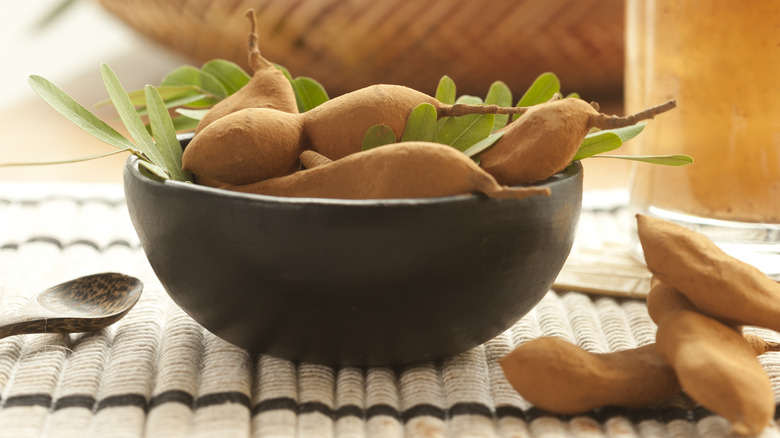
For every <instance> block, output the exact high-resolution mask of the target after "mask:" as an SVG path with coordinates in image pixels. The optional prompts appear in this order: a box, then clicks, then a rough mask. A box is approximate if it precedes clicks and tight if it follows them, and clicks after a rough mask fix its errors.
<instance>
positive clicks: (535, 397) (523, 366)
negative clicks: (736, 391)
mask: <svg viewBox="0 0 780 438" xmlns="http://www.w3.org/2000/svg"><path fill="white" fill-rule="evenodd" d="M500 364H501V368H502V369H503V371H504V375H505V376H506V378H507V380H508V381H509V383H510V384H511V385H512V386H513V387H514V388H515V390H516V391H517V392H518V393H519V394H520V395H521V396H522V397H523V398H524V399H526V400H528V401H529V402H531V403H533V404H534V405H535V406H537V407H539V408H542V409H545V410H547V411H550V412H554V413H559V414H567V415H575V414H581V413H584V412H588V411H591V410H593V409H596V408H599V407H603V406H621V407H628V408H640V407H645V406H648V405H652V404H655V403H660V402H662V401H664V400H666V399H668V398H670V397H672V396H673V395H675V394H677V393H678V392H679V391H680V386H679V384H678V383H677V378H676V376H675V374H674V370H672V367H671V366H669V365H668V364H667V363H666V362H665V361H664V360H663V359H662V358H661V356H660V355H659V354H658V352H657V351H656V349H655V345H653V344H648V345H644V346H642V347H639V348H634V349H629V350H622V351H616V352H612V353H591V352H588V351H585V350H584V349H582V348H580V347H578V346H576V345H574V344H572V343H570V342H567V341H564V340H562V339H559V338H554V337H543V338H537V339H534V340H532V341H529V342H526V343H524V344H522V345H520V346H519V347H517V348H515V349H514V350H513V351H512V352H511V353H509V354H508V355H507V356H505V357H504V358H502V359H501V362H500Z"/></svg>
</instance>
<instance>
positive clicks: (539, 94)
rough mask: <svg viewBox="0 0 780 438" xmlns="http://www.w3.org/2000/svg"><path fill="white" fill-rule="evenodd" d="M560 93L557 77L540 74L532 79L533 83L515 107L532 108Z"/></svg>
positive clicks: (517, 115)
mask: <svg viewBox="0 0 780 438" xmlns="http://www.w3.org/2000/svg"><path fill="white" fill-rule="evenodd" d="M560 91H561V81H560V80H558V77H557V76H555V74H553V73H542V74H541V75H539V76H538V77H537V78H536V79H534V81H533V83H532V84H531V86H530V87H528V90H526V92H525V94H523V96H522V97H521V98H520V100H519V101H518V102H517V105H516V106H519V107H524V106H533V105H538V104H540V103H544V102H547V101H549V100H550V99H552V98H553V96H555V93H558V92H560ZM520 116H521V114H515V115H514V116H513V120H516V119H517V118H518V117H520Z"/></svg>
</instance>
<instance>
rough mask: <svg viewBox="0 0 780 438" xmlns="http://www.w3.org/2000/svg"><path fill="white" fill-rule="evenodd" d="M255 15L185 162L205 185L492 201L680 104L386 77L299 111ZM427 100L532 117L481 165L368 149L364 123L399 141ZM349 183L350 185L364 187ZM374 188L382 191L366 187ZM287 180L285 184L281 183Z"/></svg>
mask: <svg viewBox="0 0 780 438" xmlns="http://www.w3.org/2000/svg"><path fill="white" fill-rule="evenodd" d="M247 16H248V17H249V18H250V22H251V32H250V37H249V51H248V53H249V61H250V65H251V66H252V68H253V70H254V71H253V74H252V78H251V79H250V81H249V82H248V83H247V84H246V85H245V86H244V87H243V88H242V89H241V90H239V91H237V92H236V93H235V94H233V95H231V96H230V97H228V98H226V99H225V100H223V101H221V102H219V103H218V104H217V105H215V106H214V107H213V108H212V109H211V110H209V112H208V113H207V114H206V117H204V118H203V119H202V120H201V122H200V123H199V124H198V127H197V129H196V132H195V136H194V137H193V139H192V141H191V142H190V143H189V145H188V146H187V148H186V149H185V151H184V154H183V157H182V167H183V168H184V169H185V170H187V171H189V172H191V173H192V174H193V175H194V178H195V181H196V182H197V183H198V184H203V185H208V186H212V187H220V188H225V189H230V190H236V191H242V192H251V193H259V194H265V195H276V196H292V197H296V196H313V193H315V192H316V196H317V197H325V198H347V199H386V198H396V197H403V198H419V197H435V196H446V195H453V194H465V193H474V192H480V193H483V194H485V195H487V196H489V197H515V198H516V197H521V198H522V197H527V196H531V195H537V194H541V195H545V194H547V195H549V191H548V190H546V189H545V190H539V189H538V188H535V189H530V188H529V189H522V188H519V187H518V188H514V189H511V190H509V189H508V187H506V186H517V185H529V184H533V183H535V182H539V181H543V180H545V179H547V178H549V177H550V176H552V175H554V174H556V173H558V172H560V171H562V170H563V169H565V168H566V167H567V166H568V165H569V164H570V163H571V160H572V158H573V157H574V155H575V154H576V152H577V149H578V148H579V145H580V144H581V142H582V140H583V139H584V138H585V136H586V135H587V134H588V132H589V131H590V130H591V129H592V128H600V129H605V128H616V127H622V126H627V125H632V124H635V123H637V122H638V121H640V120H643V119H647V118H652V117H654V116H655V115H656V114H659V113H661V112H663V111H666V110H668V109H670V108H672V107H674V102H673V101H672V102H668V103H667V104H664V105H661V106H659V107H654V108H650V109H648V110H646V111H643V112H641V113H638V114H635V115H631V116H628V117H616V116H607V115H604V114H601V113H599V112H598V111H597V110H596V109H595V108H594V107H593V105H591V104H589V103H587V102H585V101H583V100H581V99H578V98H567V99H560V100H556V101H551V102H547V103H544V104H540V105H535V106H532V107H499V106H495V105H466V104H454V105H449V104H444V103H442V102H440V101H439V100H437V99H436V98H435V97H433V96H429V95H427V94H425V93H422V92H419V91H417V90H414V89H411V88H408V87H405V86H401V85H386V84H379V85H372V86H369V87H365V88H362V89H359V90H355V91H352V92H349V93H346V94H343V95H341V96H338V97H336V98H334V99H330V100H328V101H326V102H325V103H323V104H321V105H319V106H317V107H315V108H313V109H311V110H310V111H306V112H304V113H298V110H297V106H296V100H295V91H294V90H293V87H292V85H291V84H290V83H289V81H288V80H287V78H286V76H285V75H284V74H283V73H282V72H281V71H279V70H278V69H277V68H276V67H275V66H274V65H273V64H272V63H270V62H268V61H267V60H265V59H264V58H263V57H262V56H261V54H260V51H259V50H258V48H257V37H256V30H255V24H254V13H253V12H252V11H249V12H248V14H247ZM423 103H427V104H430V105H432V106H433V107H434V108H435V109H436V112H437V116H438V117H439V118H442V117H458V116H462V115H466V114H523V116H522V117H520V118H519V119H518V120H516V121H513V122H511V123H509V124H508V125H507V126H506V127H505V128H503V132H502V136H501V137H500V138H499V139H498V140H497V141H496V143H495V144H494V145H492V146H491V148H490V149H489V150H487V151H485V152H484V153H483V154H482V155H480V161H481V164H480V165H475V164H474V161H473V160H472V159H470V158H469V157H467V156H465V155H464V154H462V153H461V154H453V153H452V152H451V151H447V150H446V149H444V148H442V147H441V146H440V145H437V144H435V143H429V142H415V143H414V144H407V143H406V142H402V143H396V144H392V145H388V146H386V147H383V148H377V149H378V150H373V149H372V150H367V151H363V150H362V144H363V138H364V136H365V134H366V131H368V130H369V128H371V127H372V126H375V125H378V124H383V125H386V126H388V127H389V128H390V129H391V130H392V131H393V133H394V134H395V137H396V139H398V138H401V135H402V134H403V131H404V128H405V126H406V122H407V119H408V117H409V114H410V113H411V112H412V110H414V108H415V107H417V106H418V105H420V104H423ZM307 150H311V151H315V152H317V153H319V154H321V155H322V156H324V157H326V158H328V159H329V160H331V162H329V163H327V164H324V165H322V166H319V167H318V168H317V169H310V168H307V169H303V170H301V163H300V159H299V157H300V155H301V153H303V152H304V151H307ZM378 157H381V159H379V158H378ZM342 159H348V161H347V163H346V164H343V163H341V162H340V161H341V160H342ZM379 175H383V176H379ZM277 178H283V180H279V181H276V179H277ZM434 180H435V181H434ZM266 181H268V182H266ZM339 181H340V182H339ZM401 182H403V183H401ZM341 184H352V185H353V186H355V190H352V189H351V188H350V187H344V186H341ZM365 184H370V186H371V188H372V189H371V190H364V189H362V188H360V187H359V186H360V185H365ZM281 187H284V190H282V191H280V188H281ZM315 189H316V190H315ZM402 189H403V190H402Z"/></svg>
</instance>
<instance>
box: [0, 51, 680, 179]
mask: <svg viewBox="0 0 780 438" xmlns="http://www.w3.org/2000/svg"><path fill="white" fill-rule="evenodd" d="M275 66H276V67H277V68H278V69H280V70H281V71H282V72H283V73H284V74H285V76H286V77H287V79H288V80H289V81H290V84H291V85H292V87H293V90H294V92H295V98H296V102H297V103H298V110H299V112H301V113H303V112H306V111H309V110H311V109H312V108H315V107H317V106H319V105H321V104H323V103H324V102H326V101H328V100H329V97H328V93H327V92H326V91H325V89H324V87H322V85H321V84H320V83H318V82H317V81H316V80H314V79H312V78H308V77H295V78H294V77H293V76H292V75H291V74H290V72H289V71H288V70H287V69H285V68H284V67H282V66H280V65H275ZM100 71H101V76H102V78H103V83H104V85H105V88H106V90H107V91H108V94H109V99H108V100H106V101H103V102H100V103H99V104H98V105H105V104H111V105H113V106H114V107H115V108H116V110H117V113H118V114H119V117H120V119H121V120H122V123H123V124H124V126H125V127H126V128H127V131H128V133H129V134H130V138H131V139H132V141H131V139H128V138H126V137H125V136H123V135H122V134H121V133H119V132H118V131H116V130H115V129H114V128H112V127H111V126H109V125H108V124H107V123H105V122H103V121H102V120H100V119H99V118H98V117H97V116H95V115H94V114H93V113H91V112H90V111H89V110H87V109H86V108H85V107H84V106H82V105H81V104H79V103H78V102H77V101H76V100H74V99H73V98H72V97H71V96H69V95H68V94H67V93H66V92H65V91H63V90H62V89H60V88H59V87H57V86H56V85H54V84H53V83H51V82H50V81H48V80H47V79H45V78H43V77H40V76H36V75H32V76H30V77H29V79H28V82H29V84H30V86H31V87H32V88H33V90H34V91H35V92H36V93H38V95H40V97H41V98H42V99H43V100H44V101H46V103H48V104H49V105H50V106H51V107H52V108H54V110H56V111H57V112H59V113H60V114H61V115H63V116H64V117H65V118H66V119H68V120H70V121H71V122H72V123H74V124H75V125H76V126H78V127H80V128H81V129H83V130H84V131H85V132H86V133H88V134H90V135H92V136H93V137H95V138H97V139H98V140H101V141H103V142H104V143H107V144H109V145H111V146H113V147H114V148H116V150H114V151H110V152H106V153H103V154H98V155H92V156H87V157H80V158H75V159H70V160H61V161H49V162H35V163H1V164H0V167H5V166H27V165H46V164H62V163H73V162H79V161H86V160H92V159H96V158H101V157H105V156H109V155H114V154H118V153H123V152H129V153H131V154H133V155H136V156H137V157H138V158H139V164H140V166H141V167H142V168H143V170H145V171H146V174H147V175H148V176H150V177H153V178H156V179H160V180H165V179H170V180H176V181H185V182H189V181H191V180H192V175H190V174H189V173H188V172H186V171H184V170H182V166H181V160H182V149H181V147H180V144H179V141H178V139H177V137H176V133H177V132H181V131H191V130H194V129H195V127H196V126H197V124H198V122H199V121H200V119H201V118H202V117H203V116H204V115H205V113H206V112H207V111H208V110H209V108H211V107H212V106H214V105H215V104H216V103H218V102H220V101H221V100H223V99H225V98H227V97H228V96H231V95H232V94H234V93H235V92H237V91H238V90H240V89H241V88H242V87H244V86H245V85H246V84H247V83H248V82H249V80H250V78H251V76H250V75H249V74H248V73H247V72H246V71H244V70H243V69H242V68H241V67H240V66H239V65H237V64H235V63H233V62H230V61H226V60H221V59H215V60H212V61H209V62H206V63H205V64H203V65H202V66H201V68H196V67H193V66H188V65H185V66H181V67H178V68H176V69H174V70H173V71H171V72H170V73H168V74H167V75H165V77H163V79H162V80H161V82H160V84H159V85H158V86H152V85H147V86H145V87H144V88H143V89H139V90H133V91H130V92H127V91H126V90H125V89H124V88H123V87H122V84H121V83H120V81H119V79H118V78H117V76H116V74H115V73H114V72H113V71H112V70H111V68H110V67H109V66H108V65H107V64H101V66H100ZM435 96H436V98H437V99H438V100H440V101H441V102H444V103H448V104H454V103H467V104H487V105H499V106H511V105H512V102H513V97H512V92H511V90H510V89H509V87H508V86H507V85H506V84H505V83H503V82H501V81H496V82H494V83H493V84H491V86H490V88H489V89H488V92H487V95H486V96H485V98H484V99H483V98H480V97H477V96H470V95H463V96H458V95H457V87H456V85H455V82H454V81H453V80H452V79H451V78H450V77H448V76H444V77H442V78H441V80H440V81H439V84H438V86H437V89H436V94H435ZM560 96H561V91H560V81H559V80H558V78H557V77H556V76H555V75H554V74H553V73H543V74H542V75H540V76H539V77H537V78H536V79H535V80H534V82H533V83H532V84H531V86H530V87H529V88H528V89H527V90H526V92H525V93H524V94H523V95H522V96H521V97H520V99H519V100H518V101H517V103H516V106H518V107H521V106H522V107H527V106H533V105H537V104H540V103H543V102H547V101H549V100H551V99H554V98H558V97H560ZM567 97H577V96H576V94H570V95H569V96H567ZM171 111H173V112H174V113H175V114H177V115H176V116H175V117H171V114H170V112H171ZM143 117H146V119H147V121H148V122H147V123H145V122H144V119H143ZM517 117H520V115H515V116H513V119H512V120H514V119H515V118H517ZM508 123H509V116H508V115H501V114H469V115H465V116H460V117H444V118H441V119H437V115H436V109H435V108H434V107H433V106H432V105H430V104H421V105H419V106H418V107H417V108H415V109H414V110H413V111H412V112H411V114H410V115H409V118H408V120H407V124H406V127H405V130H404V132H403V135H402V136H401V138H400V141H432V142H437V143H442V144H447V145H450V146H452V147H455V148H456V149H458V150H460V151H462V152H463V153H464V154H466V155H467V156H468V157H471V158H473V159H474V160H476V161H479V154H481V153H482V152H484V151H485V150H487V149H488V148H490V147H491V146H492V145H493V144H494V143H495V142H496V141H497V140H498V139H499V138H500V137H501V135H502V131H500V130H501V128H503V127H505V126H506V125H507V124H508ZM644 127H645V124H644V123H639V124H636V125H633V126H628V127H625V128H620V129H614V130H602V131H598V130H596V131H594V132H591V133H590V134H588V136H587V137H586V138H585V139H584V141H583V142H582V144H581V145H580V148H579V150H578V152H577V154H576V155H575V157H574V158H573V160H572V161H577V160H582V159H584V158H589V157H597V158H615V159H624V160H633V161H640V162H645V163H652V164H661V165H668V166H681V165H685V164H690V163H692V162H693V159H692V158H691V157H689V156H687V155H664V156H655V155H653V156H647V155H635V156H631V155H603V154H604V153H605V152H610V151H614V150H616V149H618V148H619V147H620V146H622V144H623V142H625V141H628V140H630V139H632V138H634V137H635V136H637V135H639V133H641V132H642V130H643V129H644ZM396 141H399V140H398V139H396V137H395V133H394V132H393V131H392V130H391V129H390V128H389V127H388V126H386V125H376V126H374V127H372V128H370V129H369V130H368V132H366V135H365V137H364V140H363V149H364V150H365V149H370V148H373V147H377V146H380V145H384V144H389V143H395V142H396Z"/></svg>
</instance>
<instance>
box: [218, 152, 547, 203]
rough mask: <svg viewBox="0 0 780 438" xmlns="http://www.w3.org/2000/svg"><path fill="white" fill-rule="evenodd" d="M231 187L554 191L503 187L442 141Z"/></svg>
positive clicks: (408, 192)
mask: <svg viewBox="0 0 780 438" xmlns="http://www.w3.org/2000/svg"><path fill="white" fill-rule="evenodd" d="M225 188H227V189H229V190H234V191H240V192H247V193H257V194H263V195H271V196H287V197H307V198H336V199H399V198H430V197H439V196H450V195H461V194H469V193H483V194H485V195H487V196H489V197H494V198H509V199H523V198H527V197H530V196H535V195H549V193H550V191H549V188H548V187H522V188H521V187H517V188H509V187H502V186H501V185H499V184H498V183H496V181H495V179H493V177H492V176H490V175H489V174H488V173H487V172H485V171H483V170H482V169H480V168H479V166H477V164H476V163H474V161H472V160H471V159H469V158H468V157H466V156H465V155H463V153H461V152H460V151H458V150H456V149H454V148H452V147H450V146H445V145H441V144H437V143H426V142H403V143H398V144H392V145H386V146H380V147H377V148H373V149H369V150H367V151H362V152H358V153H355V154H352V155H349V156H347V157H344V158H342V159H340V160H334V161H332V162H330V163H328V164H324V165H321V166H318V167H314V168H312V169H306V170H302V171H299V172H295V173H294V174H291V175H287V176H282V177H278V178H269V179H266V180H263V181H258V182H255V183H251V184H245V185H234V186H228V187H225Z"/></svg>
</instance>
